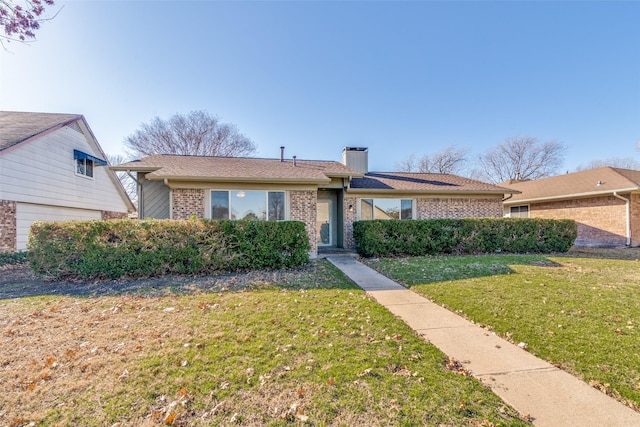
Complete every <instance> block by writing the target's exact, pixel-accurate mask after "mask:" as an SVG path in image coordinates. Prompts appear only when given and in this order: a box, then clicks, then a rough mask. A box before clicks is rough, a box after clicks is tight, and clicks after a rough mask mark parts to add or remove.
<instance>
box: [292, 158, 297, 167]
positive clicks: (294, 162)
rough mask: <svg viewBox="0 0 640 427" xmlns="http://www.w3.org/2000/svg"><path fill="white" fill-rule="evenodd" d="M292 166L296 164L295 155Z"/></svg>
mask: <svg viewBox="0 0 640 427" xmlns="http://www.w3.org/2000/svg"><path fill="white" fill-rule="evenodd" d="M293 166H297V164H296V156H293Z"/></svg>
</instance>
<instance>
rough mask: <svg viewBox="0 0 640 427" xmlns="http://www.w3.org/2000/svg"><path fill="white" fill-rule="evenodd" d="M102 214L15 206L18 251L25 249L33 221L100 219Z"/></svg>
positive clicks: (39, 206)
mask: <svg viewBox="0 0 640 427" xmlns="http://www.w3.org/2000/svg"><path fill="white" fill-rule="evenodd" d="M101 218H102V212H100V211H91V210H87V209H73V208H62V207H58V206H46V205H32V204H30V203H17V204H16V232H17V233H16V234H17V236H16V240H17V241H16V243H17V247H18V250H19V251H23V250H25V249H27V239H28V237H29V227H31V223H32V222H34V221H68V220H72V219H76V220H82V221H84V220H90V219H101Z"/></svg>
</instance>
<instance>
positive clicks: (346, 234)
mask: <svg viewBox="0 0 640 427" xmlns="http://www.w3.org/2000/svg"><path fill="white" fill-rule="evenodd" d="M343 206H344V212H343V218H344V230H343V242H342V246H344V247H345V248H347V249H353V248H355V247H356V242H355V241H354V240H353V223H354V221H357V220H358V209H359V206H358V199H357V198H356V197H345V198H344V203H343ZM349 206H351V210H349Z"/></svg>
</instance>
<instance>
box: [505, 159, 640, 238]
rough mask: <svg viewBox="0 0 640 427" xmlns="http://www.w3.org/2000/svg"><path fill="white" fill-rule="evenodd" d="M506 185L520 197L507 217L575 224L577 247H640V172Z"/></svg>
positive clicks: (608, 171)
mask: <svg viewBox="0 0 640 427" xmlns="http://www.w3.org/2000/svg"><path fill="white" fill-rule="evenodd" d="M500 185H501V186H503V187H507V188H511V189H512V190H517V191H519V192H520V193H519V194H514V195H513V197H511V198H509V199H507V200H505V202H504V214H505V216H511V217H525V218H552V219H573V220H575V221H576V222H577V224H578V238H577V239H576V243H575V244H576V245H577V246H624V245H628V246H639V245H640V171H637V170H630V169H620V168H613V167H602V168H597V169H591V170H584V171H580V172H574V173H567V174H564V175H558V176H554V177H550V178H544V179H537V180H531V181H509V182H504V183H502V184H500Z"/></svg>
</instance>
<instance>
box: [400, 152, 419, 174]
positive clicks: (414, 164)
mask: <svg viewBox="0 0 640 427" xmlns="http://www.w3.org/2000/svg"><path fill="white" fill-rule="evenodd" d="M395 166H396V171H397V172H415V171H416V170H417V169H418V160H416V155H415V154H411V155H409V157H407V158H405V159H403V160H400V161H398V162H396V165H395Z"/></svg>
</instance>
